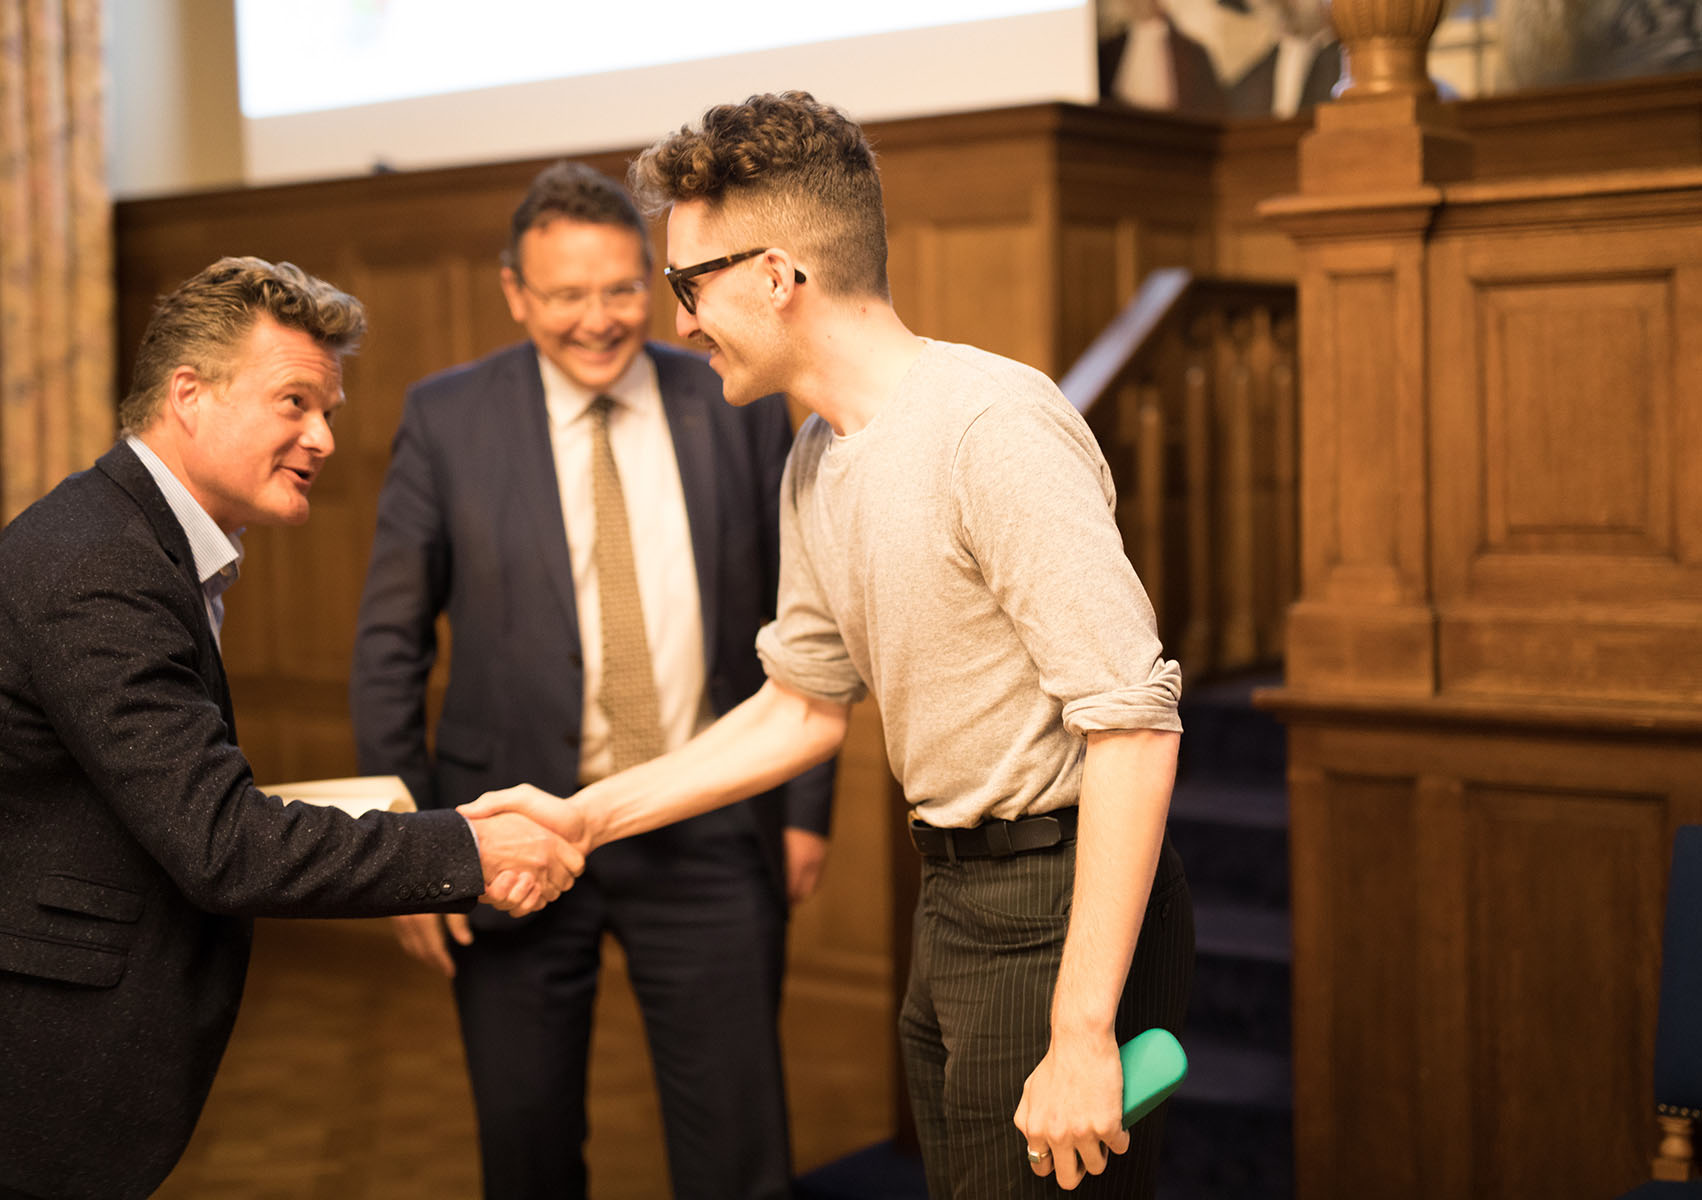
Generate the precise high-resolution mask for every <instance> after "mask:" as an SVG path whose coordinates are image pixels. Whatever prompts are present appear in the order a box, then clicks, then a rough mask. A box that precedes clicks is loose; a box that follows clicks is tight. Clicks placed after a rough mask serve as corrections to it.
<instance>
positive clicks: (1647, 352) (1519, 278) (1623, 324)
mask: <svg viewBox="0 0 1702 1200" xmlns="http://www.w3.org/2000/svg"><path fill="white" fill-rule="evenodd" d="M1699 267H1702V229H1699V228H1697V227H1694V226H1692V227H1689V228H1684V227H1675V226H1674V225H1672V224H1670V223H1667V222H1662V223H1659V224H1651V225H1649V226H1647V227H1645V228H1643V229H1636V228H1632V229H1626V228H1616V229H1607V228H1598V229H1594V230H1592V229H1588V228H1577V227H1574V228H1572V229H1571V230H1569V231H1568V232H1566V233H1564V234H1563V233H1560V232H1554V231H1543V230H1539V231H1533V232H1528V233H1525V234H1523V235H1522V236H1505V235H1503V236H1499V237H1492V236H1489V235H1486V234H1479V233H1473V234H1470V235H1465V236H1462V237H1461V238H1459V239H1458V240H1457V241H1456V240H1453V239H1443V240H1442V241H1441V242H1440V243H1439V245H1438V247H1437V253H1436V258H1435V263H1434V267H1433V278H1434V280H1435V286H1436V295H1437V306H1436V312H1437V321H1438V325H1437V334H1436V339H1435V342H1434V346H1435V349H1434V350H1433V353H1432V362H1433V369H1434V370H1435V372H1436V377H1437V380H1438V382H1439V383H1445V384H1446V386H1441V387H1438V389H1437V391H1436V395H1435V401H1434V421H1435V426H1436V432H1437V443H1438V444H1439V445H1445V446H1447V447H1448V459H1447V461H1446V462H1439V463H1438V464H1437V470H1436V474H1435V480H1434V485H1433V486H1434V502H1433V507H1434V523H1435V529H1436V535H1435V536H1436V561H1435V577H1436V588H1437V602H1438V605H1439V609H1440V618H1441V620H1440V664H1439V666H1440V680H1441V686H1442V687H1443V688H1444V689H1450V690H1459V691H1462V692H1473V693H1482V694H1507V695H1520V694H1523V695H1537V694H1540V695H1548V696H1555V695H1571V696H1576V697H1579V698H1581V699H1592V698H1616V699H1620V700H1626V701H1642V702H1653V703H1670V702H1674V701H1681V702H1693V701H1695V700H1697V699H1702V633H1699V632H1698V628H1699V622H1702V533H1699V529H1702V527H1699V524H1698V522H1699V517H1698V515H1697V514H1698V512H1699V511H1702V469H1699V467H1698V465H1697V464H1698V463H1699V462H1702V434H1699V431H1702V417H1699V415H1698V414H1702V396H1699V395H1698V392H1697V385H1696V382H1695V381H1696V379H1697V378H1698V377H1699V374H1698V373H1699V372H1702V307H1699V304H1698V301H1699V298H1702V290H1699V288H1698V284H1699V283H1702V271H1699ZM1533 608H1544V609H1545V610H1546V611H1544V612H1541V613H1532V612H1530V611H1529V610H1531V609H1533Z"/></svg>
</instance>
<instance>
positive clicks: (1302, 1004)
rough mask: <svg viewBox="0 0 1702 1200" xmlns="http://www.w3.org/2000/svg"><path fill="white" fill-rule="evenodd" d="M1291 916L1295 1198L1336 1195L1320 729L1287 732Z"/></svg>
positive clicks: (1328, 837)
mask: <svg viewBox="0 0 1702 1200" xmlns="http://www.w3.org/2000/svg"><path fill="white" fill-rule="evenodd" d="M1288 738H1289V756H1288V761H1289V767H1288V810H1289V826H1288V830H1289V836H1288V846H1289V898H1288V906H1289V914H1290V930H1291V932H1290V938H1291V942H1292V955H1293V957H1292V971H1293V975H1292V989H1293V1053H1292V1058H1293V1063H1294V1177H1295V1183H1296V1190H1295V1194H1296V1196H1300V1197H1307V1198H1311V1197H1325V1196H1334V1195H1336V1194H1337V1192H1336V1188H1335V1180H1334V1175H1333V1171H1334V1166H1335V1163H1336V1161H1337V1159H1338V1158H1339V1157H1340V1154H1339V1153H1338V1146H1337V1142H1338V1134H1337V1130H1336V1125H1335V1121H1334V1119H1333V1114H1334V1113H1335V1112H1337V1111H1338V1108H1339V1103H1340V1102H1339V1098H1338V1096H1337V1095H1336V1086H1335V1085H1336V1074H1335V1072H1334V1071H1333V1070H1331V1069H1330V1067H1329V1065H1328V1064H1329V1063H1330V1059H1331V1056H1332V1055H1333V1054H1334V1052H1335V1051H1334V1043H1333V1035H1334V1030H1335V1022H1336V1006H1337V1004H1338V1002H1339V1001H1340V1000H1341V999H1342V997H1340V996H1338V994H1337V992H1336V989H1335V979H1336V973H1337V970H1338V962H1339V957H1338V955H1337V945H1338V943H1337V940H1336V929H1335V916H1336V914H1335V910H1334V908H1332V907H1331V905H1330V903H1329V898H1330V887H1329V883H1330V876H1331V872H1332V871H1333V869H1334V864H1335V863H1336V862H1337V858H1338V855H1337V850H1336V845H1335V841H1334V838H1333V833H1334V824H1333V822H1332V821H1331V820H1330V817H1331V808H1330V803H1331V796H1330V790H1329V780H1328V778H1327V776H1326V774H1325V771H1324V768H1323V766H1322V765H1321V762H1320V756H1319V755H1318V754H1317V753H1316V752H1315V751H1314V750H1313V748H1312V743H1314V742H1316V741H1317V733H1316V731H1315V730H1314V729H1313V728H1312V727H1310V726H1306V725H1300V724H1291V725H1290V726H1289V730H1288Z"/></svg>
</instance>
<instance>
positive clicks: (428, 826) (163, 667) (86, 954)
mask: <svg viewBox="0 0 1702 1200" xmlns="http://www.w3.org/2000/svg"><path fill="white" fill-rule="evenodd" d="M364 326H365V317H364V315H363V313H362V310H361V306H360V303H359V301H357V300H355V299H354V298H353V297H350V296H346V295H344V294H343V293H341V292H339V291H337V290H336V289H335V288H333V287H331V286H330V285H329V284H326V283H324V282H323V281H320V280H317V279H314V278H312V277H311V276H308V275H305V274H304V273H303V272H301V271H300V270H299V269H297V268H296V267H294V266H291V265H290V264H288V263H280V264H277V265H276V266H274V265H273V264H271V263H267V262H263V261H261V260H260V259H222V260H220V261H219V262H217V263H215V264H214V265H213V266H211V267H209V268H207V269H206V270H205V271H203V272H201V273H200V274H199V275H197V276H196V277H195V278H194V279H191V280H190V281H188V282H187V283H185V284H184V285H183V286H182V287H180V288H179V289H178V290H177V291H175V292H173V293H172V294H171V295H170V296H167V297H165V298H164V299H163V300H162V301H161V302H160V305H159V307H158V308H157V309H156V311H155V314H154V317H153V320H152V321H151V322H150V324H149V326H148V330H147V332H146V333H145V335H144V337H143V343H142V347H141V350H140V352H139V354H138V357H137V366H136V382H135V386H134V388H133V390H132V392H131V394H130V395H129V397H128V398H126V400H125V401H124V403H123V405H122V406H121V408H120V417H121V419H122V422H123V426H124V430H125V433H126V435H127V436H125V437H124V438H123V439H122V440H121V441H120V442H119V444H118V445H116V446H114V447H113V448H112V449H111V450H110V451H108V452H107V453H106V454H105V455H103V456H102V457H101V459H100V461H99V462H98V463H96V464H95V466H94V467H93V468H92V469H90V470H87V471H82V472H79V473H77V474H75V475H72V476H70V477H69V478H68V479H66V480H64V481H63V482H62V483H61V484H60V485H59V486H58V487H56V488H55V489H54V490H53V491H52V492H51V493H49V494H48V495H47V496H45V497H44V498H42V499H41V500H39V501H37V502H36V503H35V504H33V505H31V506H30V507H29V508H28V509H26V510H25V511H24V512H23V514H22V515H20V516H19V517H18V519H17V520H16V521H14V522H13V523H12V524H11V525H10V526H8V527H7V528H6V530H5V531H4V532H3V533H0V579H4V580H5V586H4V588H3V589H0V1197H17V1196H29V1197H55V1198H58V1197H90V1198H95V1197H98V1198H99V1200H122V1198H124V1197H140V1196H146V1195H148V1194H149V1193H151V1192H152V1191H153V1190H154V1189H155V1188H156V1187H158V1186H159V1184H160V1182H161V1181H162V1180H163V1179H164V1178H165V1176H166V1174H167V1173H168V1172H169V1171H170V1170H171V1168H172V1166H173V1164H174V1163H175V1162H176V1161H177V1159H178V1156H179V1155H180V1154H181V1153H182V1151H183V1147H184V1145H185V1144H186V1143H187V1142H188V1140H189V1135H190V1133H191V1131H192V1130H193V1129H194V1125H195V1120H196V1117H197V1116H198V1115H199V1113H200V1110H201V1107H202V1105H203V1104H204V1103H205V1101H206V1097H207V1091H208V1089H209V1087H210V1086H211V1085H212V1081H213V1074H214V1071H215V1070H216V1069H217V1066H218V1062H219V1058H220V1056H221V1054H222V1053H223V1051H224V1047H225V1043H226V1041H227V1039H228V1038H229V1035H230V1030H231V1025H232V1023H233V1022H234V1020H235V1018H236V1010H237V1002H238V1000H239V998H240V996H241V992H242V981H243V975H244V972H245V971H246V968H247V962H248V950H249V940H250V933H251V918H253V917H255V916H263V915H264V916H312V917H354V916H363V917H371V916H384V915H392V914H398V913H404V912H417V911H426V912H452V911H464V910H466V909H468V908H470V907H471V906H472V904H473V901H474V900H475V899H477V898H478V897H479V896H480V895H481V893H485V894H486V898H487V899H489V900H491V901H492V902H493V903H497V904H498V905H499V906H500V907H504V908H507V909H511V910H513V911H517V912H529V911H532V910H534V909H536V908H537V907H539V906H540V905H541V904H542V903H544V902H546V901H548V900H550V899H553V898H554V897H555V896H556V895H558V894H559V893H560V892H561V891H562V890H564V889H565V888H567V887H568V886H570V885H571V883H572V879H573V876H574V875H575V874H577V873H578V872H579V871H580V870H582V869H583V866H584V861H583V859H582V858H581V857H579V856H578V855H577V854H575V853H574V852H573V851H572V850H571V849H569V848H568V847H567V845H566V843H564V842H562V841H561V840H560V839H559V838H557V837H556V836H555V835H554V834H553V833H552V832H551V831H550V830H548V829H546V828H544V827H543V826H541V825H539V824H538V823H536V822H535V821H534V820H533V819H532V816H534V815H542V814H538V813H533V814H530V815H521V814H517V815H516V819H514V820H511V821H508V822H506V823H505V824H502V825H497V824H495V823H493V822H491V821H490V820H488V819H484V818H480V819H478V820H475V821H469V820H468V819H467V818H465V817H463V816H462V815H461V814H459V813H456V812H454V811H453V810H447V811H442V812H432V813H419V814H408V815H397V814H390V813H369V814H367V815H366V816H364V817H361V818H360V819H359V820H355V819H353V818H350V817H348V816H346V815H345V814H344V813H342V812H341V811H338V810H336V809H332V808H321V807H316V806H310V805H304V804H290V805H285V804H284V803H282V802H281V801H279V800H278V799H277V798H275V797H269V796H266V795H264V794H262V793H261V792H259V791H257V790H256V789H255V787H254V782H253V777H252V774H251V772H250V770H249V766H248V763H247V761H246V760H245V759H244V758H243V755H242V752H241V751H240V750H238V749H237V745H236V732H235V724H234V721H233V718H232V714H231V707H230V694H229V690H228V688H227V686H226V682H225V673H224V668H223V665H222V663H221V661H220V656H219V627H220V622H221V620H222V617H223V611H224V610H223V599H222V593H223V591H224V589H225V588H226V587H227V586H228V585H229V584H230V583H231V582H232V581H233V580H234V579H235V578H236V568H237V564H238V563H239V562H240V560H241V549H240V545H239V544H238V542H237V541H236V535H237V534H238V533H239V531H240V530H241V528H243V527H244V526H247V525H249V524H255V523H258V524H299V523H300V522H302V521H304V520H306V519H307V512H308V491H309V489H310V488H311V486H312V484H313V480H314V477H315V476H316V475H317V474H318V471H319V469H320V467H321V466H322V465H323V464H324V461H325V459H326V457H327V456H329V455H330V453H331V451H332V449H333V443H332V436H331V429H330V423H331V417H332V414H333V413H334V411H335V410H336V408H337V407H338V406H340V405H341V404H342V401H343V396H342V370H341V356H342V355H343V354H344V353H346V352H348V351H349V350H350V349H352V347H353V345H354V343H355V341H356V340H358V338H359V336H360V334H361V332H362V331H363V329H364ZM555 819H557V820H558V822H559V818H555ZM569 832H571V831H569Z"/></svg>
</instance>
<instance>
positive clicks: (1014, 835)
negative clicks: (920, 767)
mask: <svg viewBox="0 0 1702 1200" xmlns="http://www.w3.org/2000/svg"><path fill="white" fill-rule="evenodd" d="M1075 840H1076V808H1075V805H1073V804H1072V805H1071V806H1070V807H1068V808H1059V809H1054V810H1053V811H1051V812H1049V813H1042V814H1041V815H1039V816H1037V817H1022V818H1019V819H1018V820H1015V821H983V822H981V824H979V825H974V826H971V827H970V828H968V829H941V828H939V827H938V826H935V825H929V824H927V823H926V822H924V821H918V820H917V819H916V818H915V817H911V818H910V844H911V845H913V846H915V847H916V849H917V851H918V852H920V853H921V854H923V855H924V856H926V857H928V858H944V859H949V860H950V861H952V862H956V861H957V860H958V859H960V858H1009V857H1010V856H1011V855H1013V854H1027V853H1028V852H1029V851H1030V850H1045V849H1048V848H1050V847H1052V846H1062V845H1064V844H1065V843H1067V842H1073V841H1075Z"/></svg>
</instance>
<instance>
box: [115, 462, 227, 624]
mask: <svg viewBox="0 0 1702 1200" xmlns="http://www.w3.org/2000/svg"><path fill="white" fill-rule="evenodd" d="M124 444H125V445H126V446H129V447H130V449H131V450H133V451H135V452H136V457H137V458H139V459H141V460H142V465H143V466H144V467H146V468H148V474H149V475H152V476H153V477H154V482H155V483H156V484H158V485H159V489H160V494H161V495H163V496H164V497H165V502H166V504H167V505H168V506H170V508H171V512H172V515H173V516H174V517H176V518H177V523H178V524H179V525H181V526H182V527H183V533H184V536H185V537H187V538H188V539H189V553H190V554H191V555H192V556H193V557H194V559H195V578H196V579H197V580H199V581H200V582H201V583H202V584H203V585H205V584H206V583H207V581H208V580H210V579H213V578H215V577H218V578H219V579H220V580H221V581H222V585H223V586H221V587H220V588H219V590H220V591H223V590H224V588H225V587H229V586H230V584H231V583H233V582H234V581H235V580H236V576H237V568H238V567H239V565H240V564H241V562H242V554H243V550H242V541H241V531H240V530H239V531H237V533H234V534H229V535H227V534H226V533H225V531H224V530H222V529H220V528H219V526H218V522H216V521H214V520H213V518H212V517H210V516H208V515H207V510H206V509H204V508H202V507H201V505H200V504H198V503H197V502H196V500H195V497H194V496H191V495H190V494H189V489H188V488H186V487H184V486H183V481H182V480H180V479H178V477H177V476H176V475H173V474H172V473H171V468H170V467H168V466H166V465H165V463H163V462H161V461H160V456H159V455H157V454H155V453H154V452H153V450H152V449H150V448H149V446H148V444H147V443H146V442H144V441H143V440H142V439H141V438H139V437H136V436H135V435H134V434H132V435H131V436H129V437H127V438H125V439H124Z"/></svg>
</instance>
